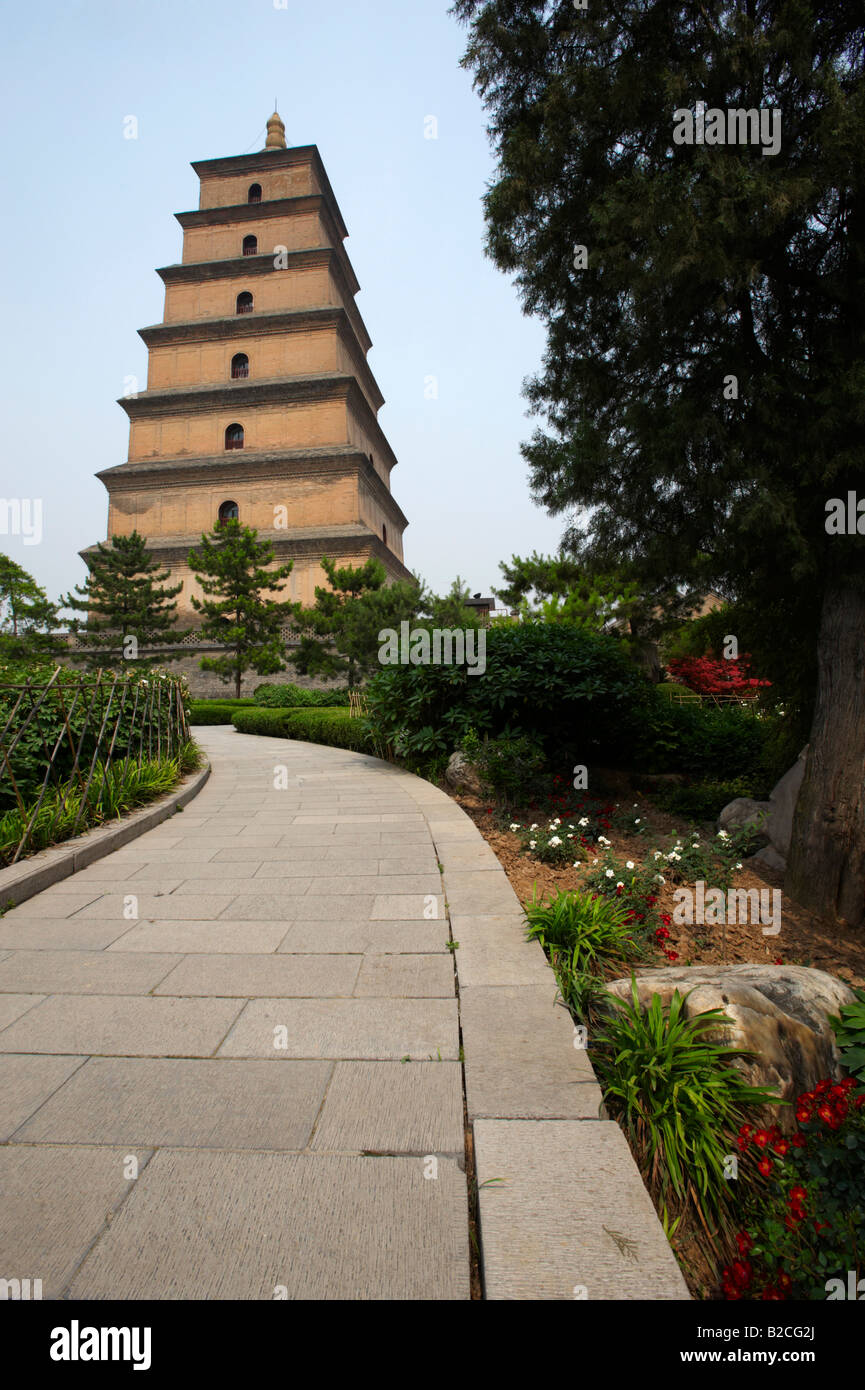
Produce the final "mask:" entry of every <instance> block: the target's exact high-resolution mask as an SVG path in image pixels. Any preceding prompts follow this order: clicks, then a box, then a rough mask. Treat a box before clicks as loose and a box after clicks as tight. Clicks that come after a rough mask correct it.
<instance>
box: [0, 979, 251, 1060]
mask: <svg viewBox="0 0 865 1390" xmlns="http://www.w3.org/2000/svg"><path fill="white" fill-rule="evenodd" d="M13 997H14V996H11V995H0V1004H2V1002H3V1000H5V999H8V998H13ZM241 1007H242V1005H241V1003H240V1001H239V1000H237V999H154V998H153V997H152V996H144V997H141V996H138V995H116V994H111V995H72V994H54V995H51V996H50V997H48V998H45V999H43V1001H42V1002H41V1003H40V1004H39V1005H38V1006H37V1007H36V1008H33V1009H31V1010H30V1011H29V1013H27V1014H25V1015H24V1017H23V1018H19V1019H18V1021H17V1022H15V1023H12V1024H11V1025H9V1026H8V1027H6V1028H4V1029H3V1031H2V1032H0V1052H51V1053H58V1052H65V1053H71V1052H76V1053H77V1052H83V1053H88V1054H91V1053H94V1052H98V1053H101V1054H110V1055H113V1056H119V1057H126V1056H144V1057H209V1056H210V1055H211V1053H212V1052H215V1051H216V1048H217V1047H218V1046H219V1045H220V1043H221V1042H222V1039H223V1038H224V1037H225V1035H226V1033H227V1032H228V1029H229V1028H230V1027H231V1024H232V1023H233V1022H234V1020H235V1019H236V1018H237V1015H238V1013H239V1012H240V1009H241Z"/></svg>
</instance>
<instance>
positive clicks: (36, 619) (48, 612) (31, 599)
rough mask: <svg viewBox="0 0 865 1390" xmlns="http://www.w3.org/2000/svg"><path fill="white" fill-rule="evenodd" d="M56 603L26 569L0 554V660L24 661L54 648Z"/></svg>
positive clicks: (55, 639) (41, 655) (56, 617)
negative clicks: (50, 599) (51, 600)
mask: <svg viewBox="0 0 865 1390" xmlns="http://www.w3.org/2000/svg"><path fill="white" fill-rule="evenodd" d="M58 623H59V619H58V616H57V604H56V603H51V602H50V601H49V599H48V597H47V596H46V593H45V590H44V589H42V588H40V586H39V585H38V584H37V583H36V580H35V579H34V578H33V577H32V575H29V574H28V573H27V571H26V570H24V569H22V568H21V566H20V565H18V564H16V563H15V561H14V560H12V559H10V557H9V556H8V555H3V554H0V658H2V659H4V660H6V661H27V660H29V659H31V658H38V657H46V656H50V655H51V654H52V653H53V652H55V651H57V649H58V646H59V644H58V641H57V638H56V637H55V636H54V631H55V629H56V628H57V626H58Z"/></svg>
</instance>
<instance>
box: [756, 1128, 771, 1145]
mask: <svg viewBox="0 0 865 1390" xmlns="http://www.w3.org/2000/svg"><path fill="white" fill-rule="evenodd" d="M768 1142H769V1134H768V1131H767V1130H765V1129H758V1130H757V1132H756V1134H755V1135H754V1143H755V1144H756V1145H757V1148H758V1149H765V1147H766V1145H767V1144H768Z"/></svg>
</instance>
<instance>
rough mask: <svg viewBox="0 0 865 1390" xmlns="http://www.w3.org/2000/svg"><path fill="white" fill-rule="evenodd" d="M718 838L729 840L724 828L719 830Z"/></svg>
mask: <svg viewBox="0 0 865 1390" xmlns="http://www.w3.org/2000/svg"><path fill="white" fill-rule="evenodd" d="M718 838H719V839H721V840H729V838H730V836H729V835H728V834H727V832H726V830H719V831H718Z"/></svg>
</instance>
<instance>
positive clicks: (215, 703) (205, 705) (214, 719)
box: [189, 699, 255, 724]
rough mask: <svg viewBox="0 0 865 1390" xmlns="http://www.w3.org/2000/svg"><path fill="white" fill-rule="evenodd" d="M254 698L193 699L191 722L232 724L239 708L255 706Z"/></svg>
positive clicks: (190, 713)
mask: <svg viewBox="0 0 865 1390" xmlns="http://www.w3.org/2000/svg"><path fill="white" fill-rule="evenodd" d="M254 705H255V701H254V700H228V699H226V700H193V702H192V707H191V709H190V712H189V722H190V724H230V723H231V716H232V715H233V714H235V713H236V712H237V710H239V709H248V708H250V707H254Z"/></svg>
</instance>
